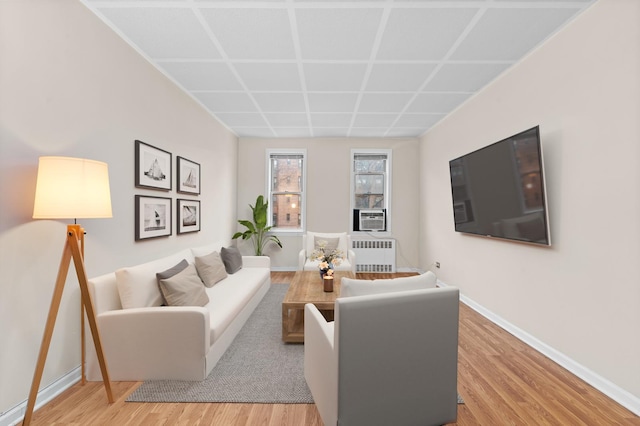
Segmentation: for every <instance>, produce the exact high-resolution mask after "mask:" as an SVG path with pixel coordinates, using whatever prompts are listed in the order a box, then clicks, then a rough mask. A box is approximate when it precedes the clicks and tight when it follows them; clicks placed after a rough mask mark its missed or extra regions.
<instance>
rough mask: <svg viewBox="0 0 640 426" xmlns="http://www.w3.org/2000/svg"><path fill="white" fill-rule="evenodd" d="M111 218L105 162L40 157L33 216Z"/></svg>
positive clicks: (37, 217)
mask: <svg viewBox="0 0 640 426" xmlns="http://www.w3.org/2000/svg"><path fill="white" fill-rule="evenodd" d="M105 217H112V214H111V193H110V190H109V167H108V165H107V163H103V162H100V161H94V160H86V159H83V158H70V157H40V161H39V162H38V179H37V183H36V199H35V204H34V206H33V218H34V219H73V218H78V219H80V218H105Z"/></svg>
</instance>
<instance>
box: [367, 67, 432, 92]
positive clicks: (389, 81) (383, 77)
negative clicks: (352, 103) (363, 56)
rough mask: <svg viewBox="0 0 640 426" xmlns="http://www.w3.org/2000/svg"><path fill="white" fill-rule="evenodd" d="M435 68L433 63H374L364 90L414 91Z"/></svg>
mask: <svg viewBox="0 0 640 426" xmlns="http://www.w3.org/2000/svg"><path fill="white" fill-rule="evenodd" d="M435 68H436V66H435V65H434V64H404V63H400V64H399V63H394V64H375V65H373V68H372V69H371V74H370V75H369V80H368V81H367V88H366V90H368V91H372V92H415V91H417V90H418V89H420V87H421V86H422V84H423V83H424V82H425V81H426V80H427V77H429V75H430V74H431V73H432V72H433V70H434V69H435Z"/></svg>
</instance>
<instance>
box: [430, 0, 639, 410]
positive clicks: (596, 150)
mask: <svg viewBox="0 0 640 426" xmlns="http://www.w3.org/2000/svg"><path fill="white" fill-rule="evenodd" d="M638 22H640V2H638V1H636V0H602V1H600V2H598V3H596V4H595V5H594V6H593V7H592V8H591V9H589V10H587V11H586V12H585V13H584V14H583V15H581V16H580V17H579V18H578V19H577V20H576V21H574V22H573V23H571V24H570V25H569V26H568V27H567V28H566V29H564V30H563V31H562V32H560V33H559V34H557V35H556V36H555V37H553V38H552V39H551V40H549V41H548V42H547V43H546V44H545V45H543V46H542V47H541V48H539V49H538V50H537V51H535V52H534V53H533V54H530V55H529V56H528V57H527V58H526V59H525V60H524V61H522V62H521V63H519V64H518V65H517V66H515V67H514V68H513V69H512V70H510V71H508V72H507V73H506V74H505V75H504V76H502V77H501V78H499V79H498V80H497V81H496V82H494V83H493V84H492V85H491V86H490V87H488V88H486V89H485V90H484V91H482V92H481V93H480V94H479V95H477V96H476V97H475V98H473V99H472V100H471V101H469V102H467V103H466V104H465V105H463V106H462V107H461V108H459V109H458V110H457V111H456V112H455V113H453V114H452V115H450V116H449V117H448V118H447V119H445V120H444V121H443V122H441V123H440V124H439V125H438V126H437V127H435V128H434V129H432V130H431V131H429V132H428V133H427V134H426V135H424V136H423V137H422V140H421V145H420V148H421V149H420V166H421V168H420V170H421V181H422V182H423V187H422V192H421V197H420V198H421V205H420V209H421V212H422V214H421V217H422V218H423V223H422V228H421V238H420V242H421V249H422V250H421V253H422V257H421V262H422V265H427V264H429V263H431V262H433V261H435V260H437V261H440V262H441V263H442V269H441V270H440V272H439V278H440V279H442V280H443V281H444V282H446V283H447V284H449V285H455V286H459V287H460V289H461V291H462V293H463V294H464V295H465V296H466V297H468V298H470V299H471V300H473V301H475V302H476V303H478V304H480V305H481V306H483V307H485V308H487V309H488V310H490V311H492V312H493V313H494V314H496V315H498V316H499V317H502V318H503V319H505V320H506V321H508V322H509V323H511V324H513V325H514V326H516V327H519V328H520V329H521V330H523V331H524V332H526V333H529V334H530V335H532V336H534V338H537V339H538V340H539V341H540V342H541V343H542V344H546V345H548V346H549V347H551V348H553V349H555V350H556V351H559V352H560V353H562V354H564V355H566V356H567V357H569V358H571V359H572V360H573V361H575V362H576V363H577V364H579V365H581V366H583V367H584V368H585V369H587V370H589V371H591V372H593V373H595V375H596V376H599V377H600V378H601V379H603V380H602V382H601V383H600V384H602V385H603V387H605V388H606V387H608V386H609V385H613V388H616V387H618V388H620V389H622V391H620V392H618V394H617V396H618V397H621V399H625V398H626V400H627V401H628V402H630V404H635V410H636V411H637V412H638V411H639V410H640V339H638V337H637V336H638V333H637V330H638V329H640V282H639V280H638V272H637V269H638V268H637V265H638V259H640V225H639V223H640V220H639V219H640V168H639V167H638V160H639V159H640V143H639V141H640V119H639V117H640V25H638ZM537 124H539V125H540V129H541V138H542V145H543V149H544V155H545V158H544V160H545V168H546V183H547V191H548V202H549V212H550V226H551V236H552V242H553V246H552V247H551V248H541V247H534V246H530V245H525V244H518V243H511V242H504V241H498V240H492V239H487V238H483V237H475V236H467V235H462V234H459V233H456V232H454V225H453V214H452V207H451V190H450V184H449V171H448V161H449V160H451V159H453V158H455V157H457V156H460V155H462V154H465V153H467V152H470V151H472V150H475V149H477V148H480V147H482V146H484V145H488V144H490V143H492V142H495V141H497V140H499V139H502V138H504V137H507V136H510V135H512V134H514V133H516V132H519V131H521V130H525V129H528V128H530V127H532V126H534V125H537ZM625 392H627V393H628V394H625Z"/></svg>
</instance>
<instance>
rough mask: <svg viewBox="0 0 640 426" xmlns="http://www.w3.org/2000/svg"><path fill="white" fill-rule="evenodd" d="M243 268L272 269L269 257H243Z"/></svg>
mask: <svg viewBox="0 0 640 426" xmlns="http://www.w3.org/2000/svg"><path fill="white" fill-rule="evenodd" d="M242 267H243V268H271V258H270V257H269V256H242Z"/></svg>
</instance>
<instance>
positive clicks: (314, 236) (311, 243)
mask: <svg viewBox="0 0 640 426" xmlns="http://www.w3.org/2000/svg"><path fill="white" fill-rule="evenodd" d="M335 238H337V239H338V243H337V244H336V246H335V248H337V249H339V250H342V254H343V255H344V256H346V255H347V251H348V250H349V247H347V246H348V244H347V233H346V232H333V233H321V232H307V236H306V241H307V246H306V247H305V250H306V251H307V256H310V255H311V252H313V250H314V249H315V247H316V240H324V241H326V242H327V246H329V243H330V240H331V241H334V239H335Z"/></svg>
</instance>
